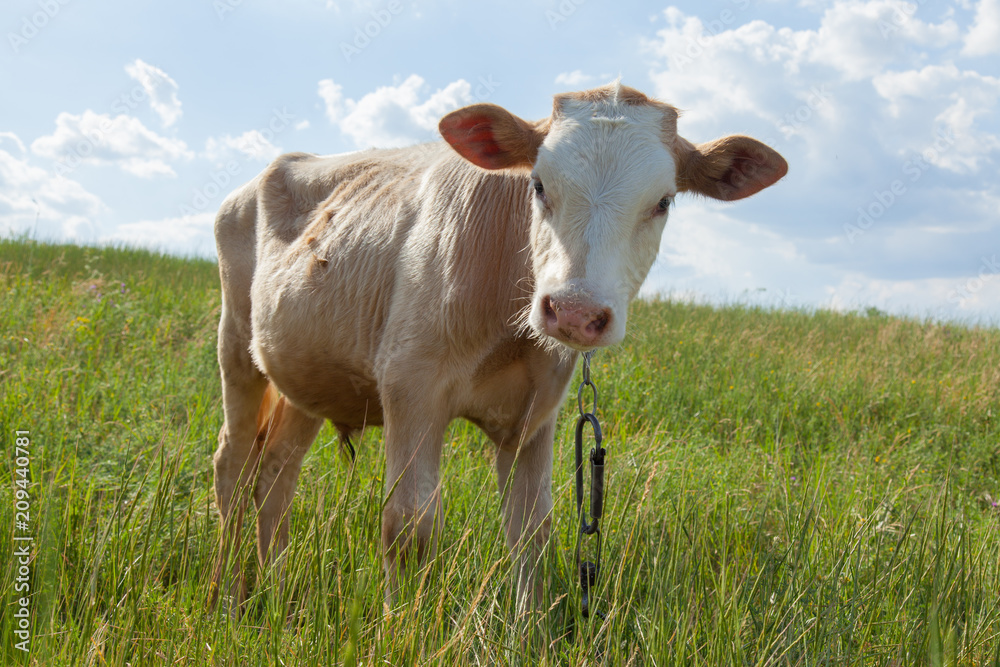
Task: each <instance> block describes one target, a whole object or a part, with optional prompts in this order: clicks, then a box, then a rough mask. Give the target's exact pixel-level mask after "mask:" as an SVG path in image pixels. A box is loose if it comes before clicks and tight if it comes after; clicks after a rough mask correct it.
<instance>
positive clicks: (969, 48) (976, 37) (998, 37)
mask: <svg viewBox="0 0 1000 667" xmlns="http://www.w3.org/2000/svg"><path fill="white" fill-rule="evenodd" d="M994 53H1000V0H979V5H978V6H977V7H976V18H975V20H974V21H973V23H972V27H971V28H969V32H968V33H967V34H966V35H965V46H964V47H963V48H962V55H965V56H988V55H992V54H994Z"/></svg>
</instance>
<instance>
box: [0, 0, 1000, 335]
mask: <svg viewBox="0 0 1000 667" xmlns="http://www.w3.org/2000/svg"><path fill="white" fill-rule="evenodd" d="M0 26H2V31H0V33H2V43H0V91H3V92H2V93H0V95H2V103H0V234H2V235H6V236H9V235H21V234H27V235H29V236H31V237H33V238H37V239H40V240H45V241H58V242H70V243H81V244H107V243H127V244H131V245H138V246H143V247H149V248H153V249H157V250H162V251H165V252H170V253H176V254H181V255H188V256H207V257H213V256H214V253H215V248H214V241H213V236H212V224H213V219H214V215H215V211H216V210H217V209H218V207H219V205H220V204H221V202H222V201H223V199H224V198H225V197H226V195H227V194H228V193H229V192H231V191H232V190H234V189H235V188H236V187H238V186H239V185H240V184H242V183H244V182H246V181H248V180H250V179H251V178H253V177H254V176H255V175H256V174H257V173H259V172H260V171H261V170H262V169H263V168H264V167H265V166H266V165H267V163H268V161H269V160H271V159H273V158H274V157H275V156H277V155H279V154H281V153H283V152H289V151H306V152H311V153H318V154H328V153H343V152H348V151H353V150H359V149H363V148H368V147H372V146H403V145H409V144H414V143H421V142H426V141H435V140H440V137H439V135H438V134H437V130H436V127H437V121H438V119H439V118H440V117H441V116H442V115H444V114H445V113H447V112H449V111H451V110H452V109H455V108H458V107H460V106H464V105H467V104H472V103H475V102H492V103H495V104H499V105H501V106H503V107H505V108H507V109H508V110H510V111H511V112H513V113H515V114H517V115H519V116H521V117H523V118H527V119H540V118H544V117H546V116H548V115H549V112H550V110H551V105H552V96H553V95H554V94H557V93H560V92H566V91H570V90H582V89H585V88H590V87H594V86H598V85H602V84H604V83H607V82H609V81H611V80H614V79H617V78H619V77H620V78H621V81H622V82H623V83H624V84H626V85H629V86H632V87H634V88H638V89H639V90H641V91H643V92H645V93H647V94H648V95H650V96H654V97H656V98H658V99H661V100H663V101H664V102H668V103H670V104H673V105H675V106H676V107H678V108H679V109H681V111H682V116H681V119H680V121H679V126H678V129H679V132H680V134H681V135H683V136H684V137H686V138H687V139H690V140H691V141H693V142H695V143H700V142H704V141H709V140H712V139H714V138H716V137H719V136H724V135H728V134H746V135H750V136H752V137H755V138H757V139H760V140H761V141H764V142H766V143H768V144H769V145H770V146H772V147H773V148H775V149H776V150H777V151H779V152H780V153H781V154H782V155H783V156H784V157H785V158H786V160H787V161H788V163H789V173H788V175H787V176H786V177H785V178H784V179H783V180H782V181H780V182H779V183H778V184H776V185H774V186H772V187H771V188H768V189H767V190H764V191H763V192H761V193H759V194H757V195H755V196H753V197H751V198H749V199H746V200H742V201H739V202H733V203H721V202H715V201H712V200H707V199H702V198H698V197H693V196H685V195H681V196H679V197H678V198H677V201H676V202H675V207H674V208H673V209H672V211H671V214H670V220H669V222H668V225H667V230H666V232H665V233H664V236H663V240H662V244H661V247H660V252H659V255H658V258H657V260H656V263H655V264H654V266H653V268H652V270H651V271H650V274H649V277H648V278H647V280H646V283H645V285H644V287H643V293H644V294H646V295H655V294H663V295H672V296H674V297H677V298H686V299H693V300H698V301H706V302H711V303H749V304H760V305H764V306H767V307H779V308H806V309H815V308H832V309H837V310H865V309H868V308H871V307H874V308H878V309H880V310H883V311H887V312H891V313H897V314H905V315H909V316H913V317H918V318H933V319H941V320H957V321H963V322H969V323H976V324H987V325H994V326H996V325H1000V179H998V178H997V176H998V166H1000V0H956V1H955V2H943V1H935V2H931V1H930V0H922V1H919V2H903V1H902V0H871V1H866V0H831V1H829V2H822V1H820V0H799V1H798V2H780V1H777V0H759V1H754V0H722V1H720V2H694V1H690V2H677V3H667V2H664V3H659V2H630V1H628V0H619V1H617V2H614V3H611V2H602V1H600V0H548V1H540V2H529V1H527V0H513V1H510V2H504V3H470V2H462V1H459V0H425V1H419V2H405V1H403V0H388V1H383V0H284V1H282V2H278V1H277V0H202V1H199V2H191V1H190V0H181V1H179V2H174V3H167V2H152V1H149V0H146V1H136V0H130V1H128V2H125V1H120V0H105V1H102V2H85V1H84V0H4V3H3V7H2V9H0Z"/></svg>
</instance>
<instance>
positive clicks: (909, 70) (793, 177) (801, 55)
mask: <svg viewBox="0 0 1000 667" xmlns="http://www.w3.org/2000/svg"><path fill="white" fill-rule="evenodd" d="M816 9H817V11H819V12H822V13H820V14H818V15H816V16H815V18H814V24H813V25H810V24H809V23H808V22H807V23H804V24H803V23H799V24H798V25H797V26H796V28H794V29H793V28H787V27H780V26H778V25H771V24H769V23H766V22H764V21H760V20H754V21H748V22H745V23H741V17H740V16H739V13H738V12H737V11H736V10H735V9H733V10H732V11H733V12H734V13H733V15H732V16H731V17H730V18H732V19H733V20H729V21H728V22H725V23H724V22H722V21H721V20H720V21H714V22H712V21H709V22H706V21H703V20H702V19H701V18H698V17H695V16H690V15H687V14H685V13H684V12H682V11H681V10H679V9H676V8H670V9H668V10H667V11H665V12H664V14H663V16H664V18H665V21H664V24H665V27H662V28H661V29H660V30H659V31H658V32H657V33H656V38H655V39H651V40H649V41H647V42H646V43H645V45H646V48H647V50H648V51H649V52H650V53H652V54H653V56H654V65H653V68H652V70H651V71H650V78H651V79H652V80H653V82H654V84H655V90H654V91H653V92H654V93H655V94H656V95H657V96H658V97H660V98H661V99H663V100H665V101H667V102H671V103H673V104H676V105H677V106H679V107H680V108H681V109H682V110H683V111H684V112H685V113H684V115H683V116H682V118H681V121H680V131H681V133H682V134H683V135H684V136H686V137H688V138H689V139H692V140H693V141H696V142H698V141H705V140H706V139H711V138H713V137H716V136H720V135H723V134H729V133H744V134H749V135H751V136H755V137H757V138H759V139H761V140H764V141H766V142H767V143H770V144H771V145H772V146H774V147H775V148H776V149H778V150H779V152H781V153H782V154H783V155H784V156H785V157H786V159H787V160H788V162H789V165H790V170H789V174H788V176H787V177H786V178H785V179H784V180H783V181H782V182H781V183H779V184H778V185H777V186H776V190H777V192H779V193H780V195H778V196H779V197H780V201H781V202H782V204H781V207H780V208H769V206H768V204H766V203H765V202H768V201H770V202H774V201H775V195H771V196H767V195H764V194H762V195H758V196H757V197H754V198H753V199H751V200H749V201H747V202H738V203H736V204H735V205H734V206H733V208H732V212H729V210H728V209H725V211H726V212H725V213H722V211H723V210H724V209H718V208H717V207H716V206H715V205H714V204H713V203H711V202H709V203H708V204H709V205H708V206H704V205H702V204H701V203H697V205H696V207H695V208H696V209H697V222H689V221H688V220H689V219H688V218H686V217H685V216H686V215H687V214H688V211H689V210H690V208H691V207H689V206H685V205H684V203H683V202H681V207H679V209H678V211H677V215H676V216H675V218H673V219H672V220H671V222H670V225H668V231H667V233H666V234H665V236H664V246H663V251H662V254H661V257H662V258H663V261H662V262H661V263H659V264H658V265H657V267H656V269H655V270H654V273H653V274H651V276H650V281H649V283H648V284H647V288H646V289H647V290H649V289H660V290H662V289H664V288H674V289H679V290H681V291H683V292H686V293H692V292H695V291H697V292H700V293H701V294H707V295H708V296H710V297H713V298H716V300H717V297H719V296H720V295H730V296H732V295H740V294H746V293H748V292H752V293H756V292H755V290H757V289H764V290H766V292H764V293H765V294H771V295H774V294H782V292H783V290H785V289H786V287H787V288H788V289H790V290H791V291H792V292H794V293H797V294H799V295H801V297H802V298H803V299H804V301H805V302H807V303H813V304H820V303H824V302H827V303H831V304H834V305H838V304H839V305H840V306H842V307H858V306H860V305H862V304H866V303H867V304H873V305H877V306H878V307H885V308H887V309H889V310H893V311H895V312H900V311H906V312H911V313H914V314H929V313H926V312H923V311H920V309H919V307H918V304H920V303H931V302H935V303H938V304H941V308H943V309H945V310H948V311H949V312H952V313H957V314H959V315H961V314H965V313H966V312H967V311H969V309H970V308H978V309H979V310H978V311H977V312H989V310H988V309H989V308H990V307H992V308H993V312H994V313H995V312H996V304H995V303H994V304H993V305H992V306H991V305H990V299H989V298H987V297H986V296H984V295H985V292H986V290H983V292H982V293H980V294H979V295H977V296H976V299H975V300H974V299H971V298H970V299H966V301H965V305H964V306H962V307H961V308H960V307H959V306H957V305H956V304H955V303H951V302H948V296H949V294H950V292H949V291H948V289H946V288H948V286H953V285H954V284H956V283H957V282H958V281H960V280H961V278H960V276H961V275H962V272H963V271H965V270H966V269H965V268H963V267H964V264H967V263H968V262H969V261H970V258H971V259H974V260H975V261H977V262H978V261H979V259H978V257H979V255H978V253H980V252H981V248H983V247H984V246H988V247H991V248H992V247H995V238H996V230H997V224H998V223H997V218H996V210H997V209H996V208H995V206H993V207H991V206H989V205H987V202H988V200H990V198H989V197H988V196H986V195H987V193H989V192H991V191H994V190H995V173H996V163H997V158H998V156H1000V114H998V113H997V110H998V109H997V107H998V105H1000V79H998V78H997V77H996V75H995V73H991V74H993V75H987V74H985V73H984V72H985V71H986V70H985V69H984V68H980V69H979V71H976V69H973V68H966V69H960V68H958V67H956V66H955V64H953V62H952V58H953V57H954V55H955V54H956V49H957V47H958V46H960V45H961V37H962V32H963V29H962V28H960V27H959V26H958V25H956V23H955V22H954V20H952V18H950V17H951V16H952V14H951V13H950V12H942V13H938V14H934V13H932V12H931V11H930V6H929V5H926V4H924V5H917V4H905V3H897V2H894V1H886V0H872V1H870V2H863V1H861V0H834V2H832V3H828V4H824V5H823V6H822V7H816ZM807 16H808V15H807ZM742 20H746V19H742ZM661 26H663V24H661ZM891 188H896V190H897V192H898V194H893V192H891ZM768 192H769V191H768ZM682 211H683V212H682ZM864 216H868V217H867V218H864V221H865V224H866V227H865V229H864V230H862V232H861V234H860V235H856V236H854V237H851V238H849V237H848V236H847V234H846V231H845V230H846V229H847V228H848V227H850V226H851V225H857V224H859V223H858V221H859V220H861V219H862V218H863V217H864ZM703 223H704V224H703ZM998 249H1000V248H998ZM793 277H794V278H793ZM935 281H937V282H935ZM789 283H791V285H789ZM996 284H1000V279H998V281H997V282H996ZM932 288H933V289H932ZM949 289H950V288H949ZM991 289H995V287H991ZM997 291H998V292H1000V290H997ZM963 309H965V310H963ZM959 311H962V312H959Z"/></svg>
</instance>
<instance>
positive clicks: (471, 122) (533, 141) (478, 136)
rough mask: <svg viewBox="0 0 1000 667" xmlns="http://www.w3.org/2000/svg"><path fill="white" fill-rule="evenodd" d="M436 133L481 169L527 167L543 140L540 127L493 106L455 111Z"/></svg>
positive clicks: (482, 105)
mask: <svg viewBox="0 0 1000 667" xmlns="http://www.w3.org/2000/svg"><path fill="white" fill-rule="evenodd" d="M438 130H439V131H440V132H441V136H442V137H444V140H445V141H447V142H448V143H449V144H451V147H452V148H454V149H455V150H456V151H457V152H458V154H459V155H461V156H462V157H464V158H465V159H466V160H468V161H469V162H471V163H472V164H474V165H477V166H480V167H482V168H483V169H508V168H511V167H531V166H532V165H534V164H535V158H536V157H537V156H538V147H539V146H540V145H541V143H542V141H544V140H545V130H544V129H542V124H541V123H530V122H528V121H526V120H523V119H521V118H518V117H517V116H515V115H514V114H512V113H510V112H509V111H507V110H506V109H504V108H503V107H499V106H497V105H495V104H474V105H472V106H469V107H463V108H461V109H456V110H455V111H452V112H451V113H450V114H448V115H447V116H445V117H444V118H442V119H441V122H440V123H438Z"/></svg>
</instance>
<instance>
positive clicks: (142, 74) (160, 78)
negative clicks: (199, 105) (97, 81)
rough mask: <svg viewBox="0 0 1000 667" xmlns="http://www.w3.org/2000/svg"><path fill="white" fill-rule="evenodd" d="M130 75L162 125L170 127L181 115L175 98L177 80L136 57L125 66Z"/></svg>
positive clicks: (178, 101)
mask: <svg viewBox="0 0 1000 667" xmlns="http://www.w3.org/2000/svg"><path fill="white" fill-rule="evenodd" d="M125 71H126V72H127V73H128V75H129V76H130V77H132V78H133V79H135V80H136V81H138V82H139V84H140V85H141V86H142V89H143V91H144V92H145V94H146V97H148V98H149V105H150V107H152V109H153V111H155V112H156V113H157V114H158V115H159V116H160V120H161V121H162V122H163V126H164V127H170V126H171V125H173V124H174V123H175V122H177V119H178V118H180V117H181V113H182V112H181V102H180V100H179V99H178V98H177V88H178V86H177V82H176V81H174V80H173V79H171V78H170V76H169V75H168V74H167V73H166V72H164V71H163V70H162V69H160V68H159V67H154V66H153V65H150V64H149V63H146V62H143V61H142V60H139V59H136V61H135V62H133V63H130V64H128V65H126V66H125Z"/></svg>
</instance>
